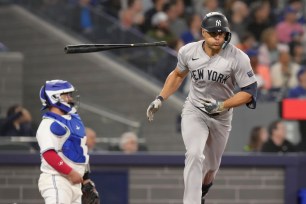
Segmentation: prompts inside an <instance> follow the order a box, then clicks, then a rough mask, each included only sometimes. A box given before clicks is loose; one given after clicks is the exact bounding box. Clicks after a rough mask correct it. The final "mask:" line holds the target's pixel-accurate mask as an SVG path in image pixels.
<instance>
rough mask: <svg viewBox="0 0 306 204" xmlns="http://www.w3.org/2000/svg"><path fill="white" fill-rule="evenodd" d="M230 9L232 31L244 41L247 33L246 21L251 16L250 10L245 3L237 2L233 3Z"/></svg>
mask: <svg viewBox="0 0 306 204" xmlns="http://www.w3.org/2000/svg"><path fill="white" fill-rule="evenodd" d="M230 9H231V10H230V15H229V18H228V19H229V22H230V25H231V31H235V32H236V33H237V34H238V36H239V39H240V40H241V41H242V39H243V37H244V36H245V32H246V26H247V20H246V19H247V18H248V16H249V8H248V6H247V5H246V3H245V2H244V1H241V0H237V1H235V2H233V4H232V6H231V8H230ZM254 39H255V38H254Z"/></svg>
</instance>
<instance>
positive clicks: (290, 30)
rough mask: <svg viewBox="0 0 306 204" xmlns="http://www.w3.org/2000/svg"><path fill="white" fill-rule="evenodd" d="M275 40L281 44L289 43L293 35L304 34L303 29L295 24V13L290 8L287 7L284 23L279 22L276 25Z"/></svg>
mask: <svg viewBox="0 0 306 204" xmlns="http://www.w3.org/2000/svg"><path fill="white" fill-rule="evenodd" d="M276 31H277V39H278V40H279V41H280V42H281V43H286V44H287V43H290V42H291V41H292V40H293V38H292V37H293V35H294V34H295V33H299V34H300V35H302V34H303V33H304V30H303V27H302V25H301V24H300V23H298V22H297V11H296V10H295V9H293V8H291V7H287V8H286V10H285V18H284V21H281V22H279V23H278V24H277V25H276Z"/></svg>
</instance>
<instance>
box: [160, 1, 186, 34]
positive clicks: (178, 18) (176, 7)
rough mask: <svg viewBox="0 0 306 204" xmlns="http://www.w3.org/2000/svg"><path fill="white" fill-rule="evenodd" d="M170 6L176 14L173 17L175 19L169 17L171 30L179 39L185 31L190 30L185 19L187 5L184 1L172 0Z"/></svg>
mask: <svg viewBox="0 0 306 204" xmlns="http://www.w3.org/2000/svg"><path fill="white" fill-rule="evenodd" d="M169 4H170V7H171V8H172V10H173V12H174V14H173V15H172V16H173V17H174V18H171V17H169V22H170V30H171V32H172V33H173V34H174V35H175V36H176V38H179V37H180V36H181V34H182V33H183V32H184V31H186V30H188V26H187V22H186V19H185V18H184V14H185V4H184V1H183V0H171V1H170V3H169ZM166 5H167V4H166ZM164 12H166V11H164ZM166 13H167V12H166Z"/></svg>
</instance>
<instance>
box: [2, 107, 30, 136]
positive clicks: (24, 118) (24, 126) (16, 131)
mask: <svg viewBox="0 0 306 204" xmlns="http://www.w3.org/2000/svg"><path fill="white" fill-rule="evenodd" d="M32 126H33V124H32V116H31V114H30V112H29V111H28V110H27V109H26V108H24V107H22V106H21V105H13V106H11V107H9V109H8V110H7V114H6V118H5V119H4V121H3V122H2V126H1V127H0V135H1V136H34V135H35V131H34V130H33V127H32Z"/></svg>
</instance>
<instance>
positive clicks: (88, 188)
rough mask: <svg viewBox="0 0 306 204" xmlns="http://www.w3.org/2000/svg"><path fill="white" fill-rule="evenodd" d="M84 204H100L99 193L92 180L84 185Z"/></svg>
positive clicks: (86, 181)
mask: <svg viewBox="0 0 306 204" xmlns="http://www.w3.org/2000/svg"><path fill="white" fill-rule="evenodd" d="M82 193H83V195H82V203H83V204H100V197H99V193H98V191H97V190H96V187H95V184H94V182H93V181H92V180H90V179H87V180H85V181H84V182H83V184H82Z"/></svg>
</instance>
